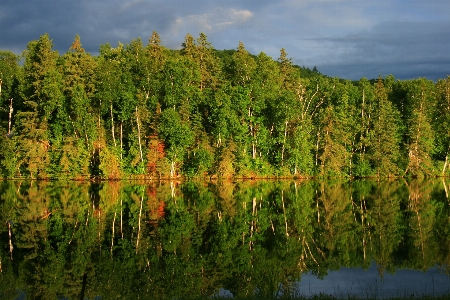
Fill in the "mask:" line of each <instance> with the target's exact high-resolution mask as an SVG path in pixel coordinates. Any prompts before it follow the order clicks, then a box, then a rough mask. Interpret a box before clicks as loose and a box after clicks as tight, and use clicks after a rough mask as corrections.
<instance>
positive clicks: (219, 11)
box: [0, 0, 450, 80]
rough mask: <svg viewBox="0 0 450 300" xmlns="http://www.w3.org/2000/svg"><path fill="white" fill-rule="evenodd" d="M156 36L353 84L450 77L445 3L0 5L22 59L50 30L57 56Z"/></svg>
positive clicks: (84, 0)
mask: <svg viewBox="0 0 450 300" xmlns="http://www.w3.org/2000/svg"><path fill="white" fill-rule="evenodd" d="M154 30H156V31H157V32H158V34H159V35H160V37H161V41H162V44H163V45H164V46H166V47H167V48H171V49H180V48H181V44H182V43H183V41H184V37H185V36H186V34H187V33H190V34H191V35H193V36H194V37H198V35H199V33H201V32H203V33H205V34H206V35H207V37H208V40H209V41H210V42H211V43H212V46H213V47H214V48H216V49H219V50H222V49H236V48H237V46H238V44H239V41H241V42H243V43H244V45H245V47H246V49H247V50H248V51H249V52H250V53H252V54H256V55H257V54H258V53H260V52H265V53H266V54H268V55H270V56H272V57H273V58H274V59H277V58H278V57H279V54H280V49H281V48H284V49H285V50H286V52H287V53H288V56H289V57H291V58H292V60H293V62H294V64H296V65H300V66H306V67H309V68H313V67H314V66H316V67H317V68H318V70H319V71H320V72H321V73H322V74H325V75H328V76H333V77H334V76H338V77H340V78H345V79H351V80H358V79H360V78H362V77H366V78H369V79H371V78H377V77H378V76H379V75H382V76H387V75H389V74H392V75H394V77H395V78H398V79H402V80H403V79H413V78H419V77H426V78H428V79H431V80H437V79H439V78H446V77H447V75H450V1H449V0H426V1H425V0H378V1H369V0H272V1H270V0H216V1H212V0H196V1H194V0H160V1H156V0H76V1H73V0H1V1H0V50H9V51H13V52H15V53H21V52H22V51H23V50H25V49H26V46H27V44H28V42H30V41H32V40H37V39H39V37H40V36H41V35H42V34H45V33H48V34H49V35H50V38H51V39H52V40H53V44H54V49H55V50H58V51H59V53H60V54H64V53H65V52H66V51H67V50H68V49H69V47H70V46H71V44H72V42H73V40H74V38H75V35H77V34H78V35H79V36H80V37H81V43H82V45H83V47H84V48H85V49H86V51H88V52H90V53H91V54H92V55H97V54H98V50H99V48H100V45H101V44H105V43H110V44H111V46H116V45H117V44H118V42H119V41H120V42H121V43H123V44H127V43H129V42H130V41H131V40H133V39H135V38H138V37H140V38H141V39H142V40H143V41H144V44H146V43H147V40H148V38H149V37H150V36H151V34H152V32H153V31H154Z"/></svg>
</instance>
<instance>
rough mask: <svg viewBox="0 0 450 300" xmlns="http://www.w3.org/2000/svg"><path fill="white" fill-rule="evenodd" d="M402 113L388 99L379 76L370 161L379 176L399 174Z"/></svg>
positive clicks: (376, 87)
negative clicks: (400, 121)
mask: <svg viewBox="0 0 450 300" xmlns="http://www.w3.org/2000/svg"><path fill="white" fill-rule="evenodd" d="M399 117H400V114H399V113H398V112H397V111H396V109H395V108H394V106H393V105H392V103H391V102H390V101H389V100H388V95H387V91H386V89H385V87H384V85H383V79H382V78H381V76H380V77H378V80H377V83H376V86H375V101H374V112H373V116H372V124H373V125H372V130H373V135H372V136H371V139H372V140H371V147H370V150H369V154H370V161H371V164H372V166H373V169H374V171H375V173H376V174H377V176H378V177H380V176H393V175H397V174H398V166H397V163H398V158H399V155H400V149H399V132H398V122H399Z"/></svg>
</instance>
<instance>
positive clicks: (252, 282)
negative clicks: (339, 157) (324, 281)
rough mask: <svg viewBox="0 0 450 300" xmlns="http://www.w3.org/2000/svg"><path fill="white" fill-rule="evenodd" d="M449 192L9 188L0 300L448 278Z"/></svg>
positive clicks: (438, 185) (433, 187)
mask: <svg viewBox="0 0 450 300" xmlns="http://www.w3.org/2000/svg"><path fill="white" fill-rule="evenodd" d="M444 187H445V188H444ZM446 188H447V189H446ZM447 190H448V184H447V185H446V184H445V181H444V184H443V183H442V182H441V181H436V182H434V181H433V182H430V181H427V182H418V181H414V182H403V181H386V182H378V181H354V182H340V181H335V182H316V181H298V182H290V181H279V182H268V181H261V182H255V181H244V182H237V183H231V182H223V183H214V182H210V183H203V182H201V183H200V182H187V183H183V184H181V183H174V182H172V183H170V182H161V183H152V184H148V183H147V184H144V183H142V184H141V183H136V182H133V183H126V182H102V183H96V184H86V183H81V182H69V183H67V182H36V181H32V182H20V181H3V182H1V186H0V194H1V200H0V209H1V212H2V213H1V215H0V221H1V223H0V224H2V225H1V226H0V239H1V242H0V245H2V246H1V247H0V251H1V252H0V259H1V260H0V271H1V272H0V295H1V296H2V298H3V297H5V298H8V297H10V298H12V299H14V298H15V297H16V295H17V293H20V292H25V293H26V294H27V296H30V298H58V297H60V296H62V295H64V296H66V297H69V298H77V297H78V298H79V297H80V295H84V296H86V297H89V298H93V297H95V296H96V295H102V296H103V297H104V298H110V297H117V296H118V295H122V296H127V297H130V296H132V295H133V294H136V295H137V294H138V295H142V296H148V297H152V298H156V299H166V298H175V297H182V296H189V297H193V296H198V295H212V294H214V293H216V292H217V291H218V288H220V287H223V288H225V289H228V290H230V291H231V292H232V293H233V294H234V295H240V296H243V295H248V294H253V293H255V292H256V293H260V294H261V295H266V296H267V295H273V293H275V292H277V291H279V292H284V293H289V292H291V291H292V289H293V288H294V283H295V282H296V281H298V280H301V276H302V273H303V272H305V271H311V272H313V273H314V274H316V275H317V276H325V275H326V274H327V271H328V270H335V269H339V268H340V267H361V266H362V267H365V268H367V267H368V266H369V265H370V264H371V262H372V261H375V262H376V264H377V266H378V269H379V271H380V275H381V276H382V275H383V274H384V272H391V273H393V272H395V270H396V269H397V268H400V267H401V268H404V267H407V268H416V269H427V268H429V267H432V266H434V265H435V264H439V265H440V266H441V267H442V269H444V270H447V269H448V268H447V266H448V265H449V261H450V259H449V258H450V255H449V250H448V249H450V248H449V244H450V243H449V236H450V234H449V232H448V231H449V229H448V228H449V226H448V225H449V224H448V223H449V201H448V192H446V191H447ZM11 257H12V259H11Z"/></svg>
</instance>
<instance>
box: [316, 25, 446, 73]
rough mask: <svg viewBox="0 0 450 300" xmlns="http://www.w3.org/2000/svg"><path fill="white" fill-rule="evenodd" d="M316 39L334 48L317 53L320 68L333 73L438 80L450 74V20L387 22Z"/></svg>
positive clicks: (325, 45)
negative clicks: (357, 30) (365, 28)
mask: <svg viewBox="0 0 450 300" xmlns="http://www.w3.org/2000/svg"><path fill="white" fill-rule="evenodd" d="M317 43H319V44H322V45H323V46H324V47H327V48H329V49H333V50H332V51H329V52H328V53H324V54H322V56H321V57H317V60H318V63H317V66H318V67H319V69H321V70H322V71H323V72H324V73H326V74H329V75H332V76H340V77H346V78H349V79H358V78H361V77H364V76H365V77H371V78H373V77H377V76H378V75H379V74H383V75H388V74H393V75H394V76H395V77H397V78H399V79H408V78H417V77H427V78H429V79H433V80H436V79H437V78H445V77H446V76H447V75H449V74H450V54H449V49H450V22H395V21H394V22H384V23H381V24H378V25H377V26H375V27H374V28H373V29H372V30H369V31H361V32H359V33H357V34H348V35H346V36H343V37H341V38H325V39H320V40H317Z"/></svg>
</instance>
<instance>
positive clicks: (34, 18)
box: [0, 0, 176, 52]
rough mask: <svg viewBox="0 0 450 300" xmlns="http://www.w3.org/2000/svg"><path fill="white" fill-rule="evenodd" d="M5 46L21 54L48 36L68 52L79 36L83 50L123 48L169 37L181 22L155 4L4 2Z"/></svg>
mask: <svg viewBox="0 0 450 300" xmlns="http://www.w3.org/2000/svg"><path fill="white" fill-rule="evenodd" d="M0 11H1V12H0V29H1V32H2V34H1V35H0V48H1V49H9V50H12V51H14V52H20V51H22V50H24V49H25V48H26V45H27V43H28V42H29V41H31V40H36V39H39V36H40V35H42V34H44V33H48V34H49V35H50V37H51V38H52V39H53V42H54V44H55V49H57V50H59V51H60V52H61V51H62V52H65V51H66V50H67V49H68V48H69V47H70V45H71V42H72V41H73V39H74V37H75V35H76V34H78V35H80V37H81V42H82V44H83V47H84V48H85V49H86V50H87V51H89V52H96V51H98V49H99V46H100V44H103V43H107V42H109V43H111V44H112V45H115V44H117V42H118V41H121V42H124V43H126V42H129V41H130V40H131V39H134V38H137V37H142V38H143V39H144V40H146V39H147V38H149V37H150V36H151V33H152V31H153V30H157V31H161V32H162V33H164V32H165V31H166V30H167V28H169V27H170V24H171V23H172V22H173V21H174V20H175V18H176V17H175V15H174V14H173V12H174V11H175V10H173V9H171V7H170V6H167V5H165V6H161V5H157V3H155V2H154V1H153V2H149V1H128V2H127V1H55V0H51V1H6V2H1V3H0Z"/></svg>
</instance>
